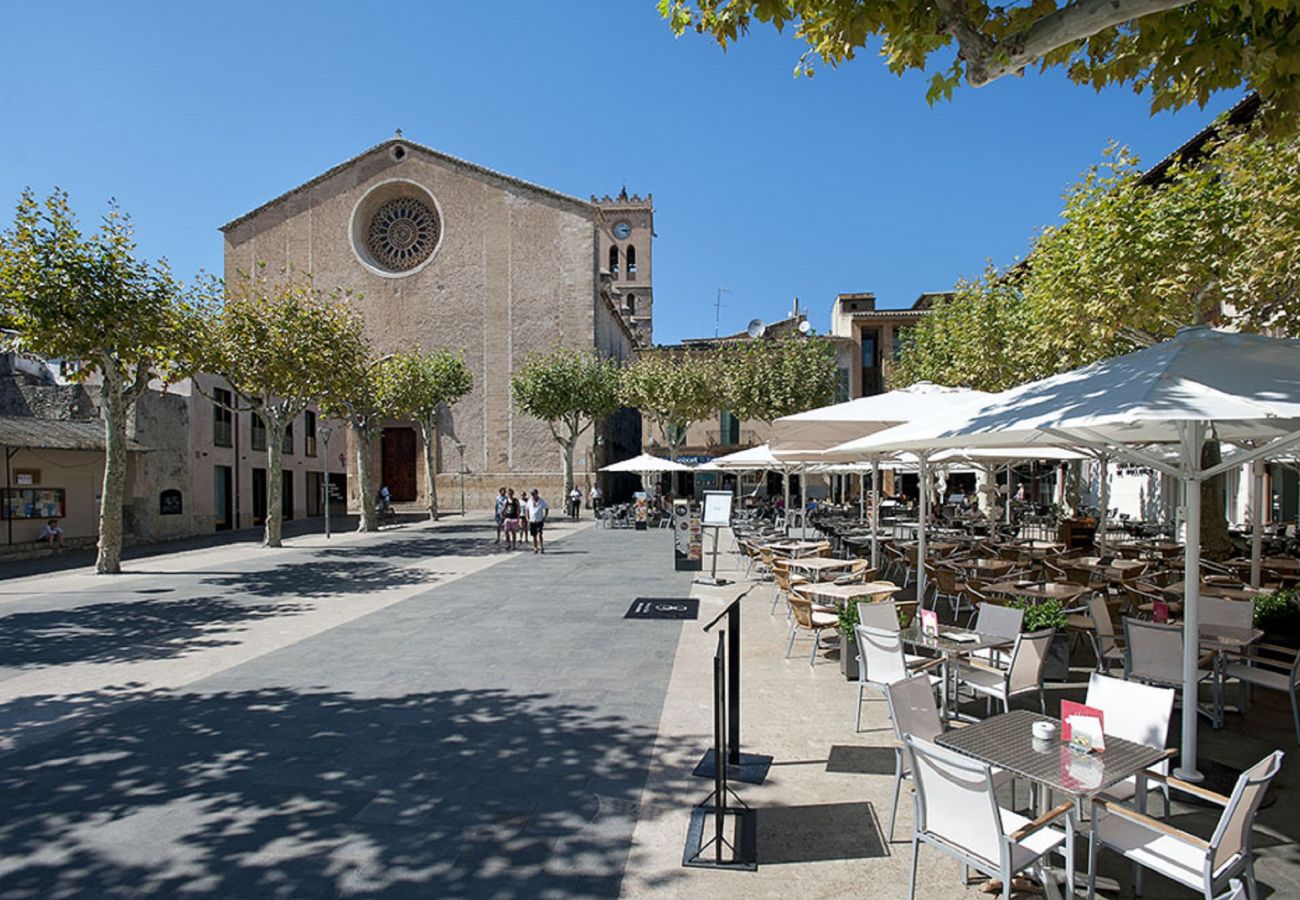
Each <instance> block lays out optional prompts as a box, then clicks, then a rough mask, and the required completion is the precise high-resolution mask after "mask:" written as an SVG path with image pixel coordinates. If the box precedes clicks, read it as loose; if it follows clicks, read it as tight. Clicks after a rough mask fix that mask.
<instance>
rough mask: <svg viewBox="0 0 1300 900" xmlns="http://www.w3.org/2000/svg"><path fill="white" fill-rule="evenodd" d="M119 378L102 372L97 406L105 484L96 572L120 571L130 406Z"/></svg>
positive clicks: (102, 495) (116, 375) (114, 572)
mask: <svg viewBox="0 0 1300 900" xmlns="http://www.w3.org/2000/svg"><path fill="white" fill-rule="evenodd" d="M121 378H122V376H121V374H120V373H117V372H114V373H113V374H112V375H111V376H110V374H109V372H108V370H107V367H106V369H105V372H104V383H103V386H102V388H101V389H100V404H101V408H102V414H103V416H104V483H103V486H102V487H101V488H100V503H99V554H98V556H97V557H96V559H95V572H96V573H97V574H99V575H116V574H118V573H119V572H121V571H122V499H123V495H124V494H125V493H126V418H127V415H128V413H129V412H130V409H131V404H130V403H128V402H127V400H126V398H125V397H124V396H123V389H122V384H121Z"/></svg>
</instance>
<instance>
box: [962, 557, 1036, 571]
mask: <svg viewBox="0 0 1300 900" xmlns="http://www.w3.org/2000/svg"><path fill="white" fill-rule="evenodd" d="M950 565H953V566H956V567H957V568H959V569H976V570H978V571H981V572H994V573H997V572H1010V571H1011V570H1012V569H1014V568H1015V567H1016V566H1018V565H1020V563H1017V562H1012V561H1011V560H1009V559H999V558H998V557H996V556H995V557H992V558H987V559H954V560H952V561H951V562H950Z"/></svg>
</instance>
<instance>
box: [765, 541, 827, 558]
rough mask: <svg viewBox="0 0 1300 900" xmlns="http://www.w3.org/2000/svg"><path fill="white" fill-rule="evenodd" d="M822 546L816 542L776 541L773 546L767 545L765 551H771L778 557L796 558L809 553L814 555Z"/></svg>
mask: <svg viewBox="0 0 1300 900" xmlns="http://www.w3.org/2000/svg"><path fill="white" fill-rule="evenodd" d="M821 546H822V545H821V544H819V543H818V542H817V541H778V542H777V543H775V544H768V545H767V549H769V550H771V551H772V552H773V553H775V554H777V555H778V556H788V557H792V558H796V559H797V558H798V557H801V556H807V555H808V554H810V553H816V552H817V550H818V548H820V547H821Z"/></svg>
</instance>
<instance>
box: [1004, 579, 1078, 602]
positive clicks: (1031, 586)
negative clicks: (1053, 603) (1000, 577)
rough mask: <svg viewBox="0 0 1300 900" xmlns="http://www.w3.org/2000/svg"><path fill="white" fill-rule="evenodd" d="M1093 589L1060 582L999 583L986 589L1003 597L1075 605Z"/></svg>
mask: <svg viewBox="0 0 1300 900" xmlns="http://www.w3.org/2000/svg"><path fill="white" fill-rule="evenodd" d="M1091 590H1092V589H1091V588H1089V587H1087V586H1086V585H1082V584H1064V583H1062V582H1059V581H999V582H998V583H997V584H990V585H989V586H988V587H986V588H984V593H986V594H998V595H1000V596H1003V597H1030V598H1032V599H1034V600H1040V601H1041V600H1059V601H1060V602H1061V603H1063V604H1065V603H1073V602H1074V601H1075V600H1078V599H1079V598H1080V597H1082V596H1083V595H1084V594H1087V593H1089V592H1090V591H1091Z"/></svg>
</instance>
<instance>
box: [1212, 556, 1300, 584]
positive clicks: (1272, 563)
mask: <svg viewBox="0 0 1300 900" xmlns="http://www.w3.org/2000/svg"><path fill="white" fill-rule="evenodd" d="M1228 565H1229V566H1231V567H1232V568H1233V569H1235V570H1236V571H1237V572H1238V573H1240V574H1241V575H1242V576H1243V579H1249V578H1250V560H1248V559H1230V560H1228ZM1259 568H1260V571H1262V572H1272V573H1273V574H1275V575H1277V576H1278V577H1279V578H1280V579H1281V580H1284V581H1295V580H1297V579H1300V559H1292V558H1291V557H1289V556H1268V557H1265V558H1264V559H1261V560H1260V561H1259Z"/></svg>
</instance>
